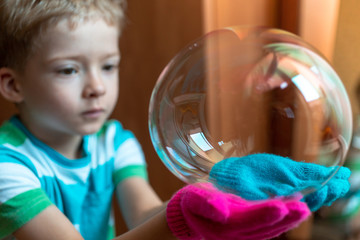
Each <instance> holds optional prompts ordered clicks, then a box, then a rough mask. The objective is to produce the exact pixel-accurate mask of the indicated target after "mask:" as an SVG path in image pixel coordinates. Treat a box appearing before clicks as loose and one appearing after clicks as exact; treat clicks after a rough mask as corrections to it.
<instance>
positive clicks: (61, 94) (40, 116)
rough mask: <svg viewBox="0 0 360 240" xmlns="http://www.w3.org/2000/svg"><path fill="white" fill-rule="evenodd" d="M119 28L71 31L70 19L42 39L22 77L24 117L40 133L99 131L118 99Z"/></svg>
mask: <svg viewBox="0 0 360 240" xmlns="http://www.w3.org/2000/svg"><path fill="white" fill-rule="evenodd" d="M118 34H119V32H118V30H117V27H116V26H110V25H108V24H107V23H106V22H104V21H102V20H97V21H85V22H81V23H79V24H78V25H77V26H76V28H74V29H70V28H69V25H68V22H67V21H62V22H60V23H59V24H58V25H57V26H56V27H54V28H49V30H47V31H46V32H45V34H43V35H42V36H41V39H40V40H39V41H40V42H39V43H40V44H37V45H38V49H37V51H35V54H34V55H32V57H31V58H30V59H29V61H28V62H27V64H26V66H25V70H24V72H23V73H22V74H21V75H20V78H19V79H20V80H19V82H20V84H21V89H22V94H23V101H22V102H21V103H20V104H19V110H20V116H21V118H22V120H23V121H24V123H25V125H26V126H27V127H28V128H29V129H30V130H31V131H32V132H33V133H34V134H35V135H36V133H38V134H37V135H43V134H44V133H47V134H54V135H55V136H56V134H60V135H61V134H66V135H86V134H91V133H94V132H96V131H98V130H99V128H100V127H101V126H102V125H103V123H104V121H105V120H106V119H107V118H108V117H109V115H110V114H111V112H112V111H113V109H114V106H115V104H116V101H117V96H118V64H119V61H120V56H119V55H120V54H119V49H118Z"/></svg>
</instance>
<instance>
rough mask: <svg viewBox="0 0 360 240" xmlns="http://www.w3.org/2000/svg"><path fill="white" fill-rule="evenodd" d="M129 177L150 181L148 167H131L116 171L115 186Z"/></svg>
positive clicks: (114, 176)
mask: <svg viewBox="0 0 360 240" xmlns="http://www.w3.org/2000/svg"><path fill="white" fill-rule="evenodd" d="M129 177H142V178H144V179H145V180H146V181H148V175H147V171H146V167H145V166H144V165H131V166H127V167H124V168H121V169H119V170H117V171H115V172H114V174H113V180H114V184H115V186H116V185H118V183H119V182H121V181H122V180H124V179H126V178H129Z"/></svg>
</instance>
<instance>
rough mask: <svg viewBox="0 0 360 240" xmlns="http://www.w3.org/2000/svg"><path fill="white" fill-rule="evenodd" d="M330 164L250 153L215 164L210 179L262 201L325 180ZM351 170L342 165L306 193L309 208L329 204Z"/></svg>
mask: <svg viewBox="0 0 360 240" xmlns="http://www.w3.org/2000/svg"><path fill="white" fill-rule="evenodd" d="M331 171H333V168H332V167H324V166H321V165H317V164H313V163H305V162H296V161H293V160H291V159H289V158H285V157H281V156H277V155H273V154H265V153H262V154H253V155H248V156H245V157H241V158H235V157H234V158H227V159H224V160H222V161H220V162H218V163H216V164H215V165H214V167H213V168H212V169H211V171H210V180H211V181H212V182H213V183H214V184H215V185H216V186H217V187H218V188H220V189H223V190H228V191H231V192H232V193H234V194H237V195H239V196H241V197H243V198H245V199H247V200H263V199H267V198H269V197H271V196H288V195H291V194H293V193H297V192H299V191H301V190H304V189H306V188H308V187H311V186H316V185H317V184H316V183H317V182H319V181H320V182H324V181H325V180H326V179H327V178H328V176H329V174H330V172H331ZM350 173H351V172H350V170H349V169H348V168H346V167H341V168H340V169H339V171H338V172H337V173H336V174H335V176H333V177H332V178H331V179H330V180H329V181H328V182H327V183H326V184H325V185H324V186H323V187H322V188H320V189H318V190H317V191H315V192H313V193H311V194H308V195H306V196H305V197H304V198H303V199H302V201H304V202H306V203H307V205H308V206H309V208H310V210H311V211H316V210H318V209H319V208H320V207H322V206H323V205H326V206H330V205H331V204H332V203H333V202H334V201H335V200H336V199H338V198H340V197H343V196H344V195H345V194H346V193H347V191H348V190H349V188H350V184H349V181H348V178H349V177H350Z"/></svg>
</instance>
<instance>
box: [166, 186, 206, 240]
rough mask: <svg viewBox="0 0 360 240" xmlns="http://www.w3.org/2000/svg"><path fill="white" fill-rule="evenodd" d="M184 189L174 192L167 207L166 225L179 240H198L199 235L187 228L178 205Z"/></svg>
mask: <svg viewBox="0 0 360 240" xmlns="http://www.w3.org/2000/svg"><path fill="white" fill-rule="evenodd" d="M184 189H186V187H185V188H183V189H180V190H179V191H178V192H176V193H175V194H174V196H173V197H172V198H171V199H170V201H169V203H168V205H167V208H166V220H167V224H168V226H169V228H170V230H171V232H172V233H173V234H174V236H175V237H177V238H178V239H180V240H200V239H201V237H200V235H199V234H197V233H196V232H194V231H193V230H191V228H189V226H188V224H187V223H186V220H185V218H184V215H183V213H182V209H181V205H180V203H181V198H182V195H183V193H184V191H185V190H184Z"/></svg>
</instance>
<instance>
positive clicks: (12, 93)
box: [0, 67, 24, 103]
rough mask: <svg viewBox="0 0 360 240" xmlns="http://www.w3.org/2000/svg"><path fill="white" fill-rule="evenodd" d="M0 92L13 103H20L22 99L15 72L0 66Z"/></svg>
mask: <svg viewBox="0 0 360 240" xmlns="http://www.w3.org/2000/svg"><path fill="white" fill-rule="evenodd" d="M0 94H1V95H2V96H3V97H4V98H5V99H6V100H8V101H10V102H13V103H20V102H22V100H23V99H24V97H23V95H22V92H21V86H20V83H19V80H18V78H17V74H16V72H15V71H14V70H12V69H10V68H6V67H3V68H0Z"/></svg>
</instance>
